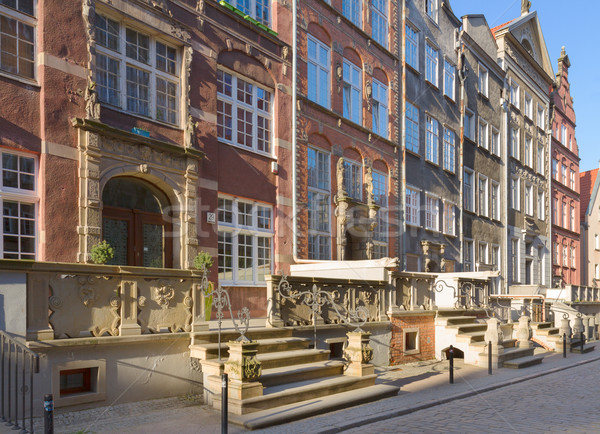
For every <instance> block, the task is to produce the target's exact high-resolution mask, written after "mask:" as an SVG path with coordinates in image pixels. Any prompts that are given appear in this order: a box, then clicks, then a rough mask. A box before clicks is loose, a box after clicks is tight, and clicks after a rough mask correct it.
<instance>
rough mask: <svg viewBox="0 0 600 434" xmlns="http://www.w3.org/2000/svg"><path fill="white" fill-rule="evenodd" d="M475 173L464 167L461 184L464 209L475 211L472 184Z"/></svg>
mask: <svg viewBox="0 0 600 434" xmlns="http://www.w3.org/2000/svg"><path fill="white" fill-rule="evenodd" d="M474 176H475V173H474V172H473V171H472V170H471V169H466V168H465V173H464V179H463V186H464V199H465V203H464V206H465V210H467V211H471V212H473V211H475V188H474V184H473V178H474Z"/></svg>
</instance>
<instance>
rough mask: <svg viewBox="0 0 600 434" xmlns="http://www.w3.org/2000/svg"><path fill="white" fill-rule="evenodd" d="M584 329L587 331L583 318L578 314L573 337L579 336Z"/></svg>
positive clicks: (574, 323) (574, 322) (574, 321)
mask: <svg viewBox="0 0 600 434" xmlns="http://www.w3.org/2000/svg"><path fill="white" fill-rule="evenodd" d="M583 331H585V328H584V327H583V318H582V317H581V315H579V314H578V315H577V316H576V317H575V319H574V320H573V337H576V338H579V337H580V336H581V332H583Z"/></svg>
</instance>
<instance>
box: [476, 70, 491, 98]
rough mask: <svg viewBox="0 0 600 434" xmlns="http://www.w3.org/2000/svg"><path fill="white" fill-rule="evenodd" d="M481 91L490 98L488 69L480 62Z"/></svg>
mask: <svg viewBox="0 0 600 434" xmlns="http://www.w3.org/2000/svg"><path fill="white" fill-rule="evenodd" d="M478 85H479V93H480V94H482V95H483V96H485V97H486V98H488V96H489V92H488V70H487V69H486V68H485V67H484V66H483V65H482V64H481V63H480V64H479V83H478Z"/></svg>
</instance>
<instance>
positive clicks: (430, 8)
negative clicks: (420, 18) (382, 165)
mask: <svg viewBox="0 0 600 434" xmlns="http://www.w3.org/2000/svg"><path fill="white" fill-rule="evenodd" d="M425 13H426V14H427V16H428V17H429V18H431V19H432V20H433V22H434V23H436V24H437V22H438V0H425Z"/></svg>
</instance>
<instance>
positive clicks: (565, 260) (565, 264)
mask: <svg viewBox="0 0 600 434" xmlns="http://www.w3.org/2000/svg"><path fill="white" fill-rule="evenodd" d="M562 251H563V261H562V265H563V267H568V266H569V250H568V248H567V246H565V245H564V244H563V248H562Z"/></svg>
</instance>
